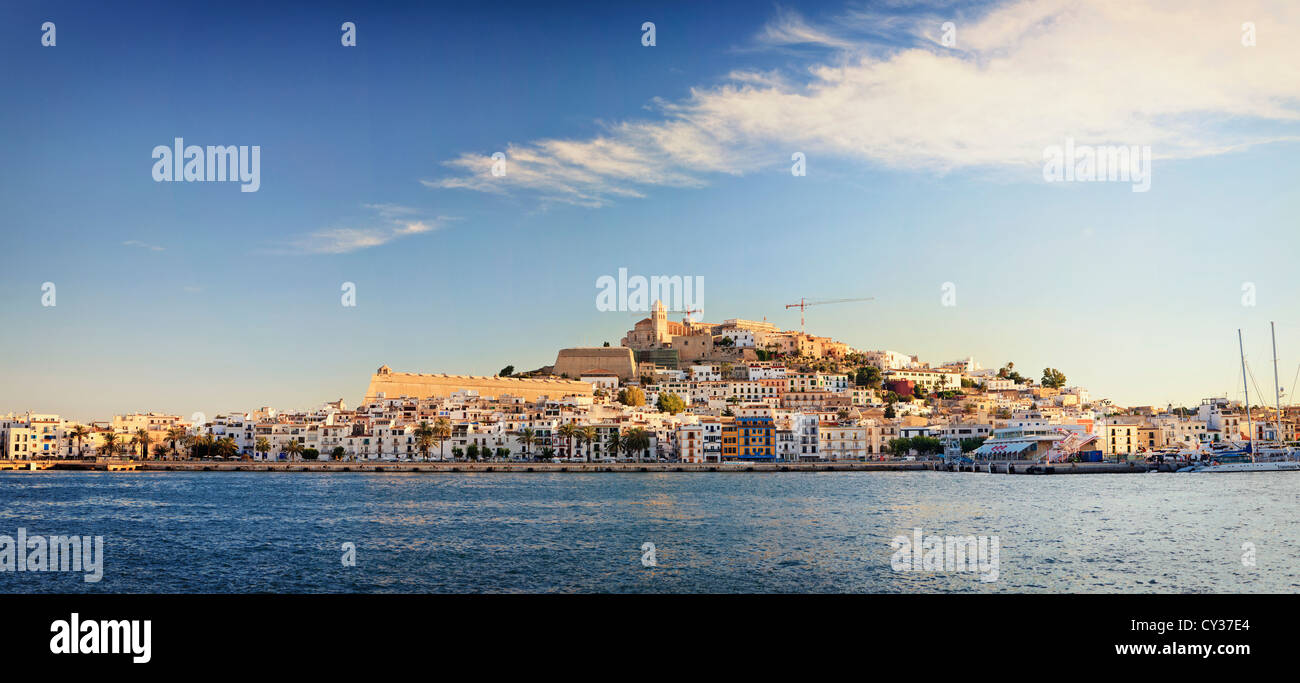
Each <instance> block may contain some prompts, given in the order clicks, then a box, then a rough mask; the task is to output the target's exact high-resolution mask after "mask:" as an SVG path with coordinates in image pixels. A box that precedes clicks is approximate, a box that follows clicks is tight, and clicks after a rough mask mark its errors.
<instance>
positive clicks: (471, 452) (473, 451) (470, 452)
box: [465, 443, 478, 460]
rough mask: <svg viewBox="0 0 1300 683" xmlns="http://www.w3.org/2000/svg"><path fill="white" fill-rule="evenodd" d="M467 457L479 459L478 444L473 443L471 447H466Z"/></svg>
mask: <svg viewBox="0 0 1300 683" xmlns="http://www.w3.org/2000/svg"><path fill="white" fill-rule="evenodd" d="M465 458H466V459H468V460H478V444H476V443H472V444H470V445H469V448H466V449H465Z"/></svg>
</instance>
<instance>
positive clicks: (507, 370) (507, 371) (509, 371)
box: [497, 365, 515, 377]
mask: <svg viewBox="0 0 1300 683" xmlns="http://www.w3.org/2000/svg"><path fill="white" fill-rule="evenodd" d="M513 374H515V366H513V365H507V366H505V367H504V368H501V372H498V373H497V377H509V376H511V375H513Z"/></svg>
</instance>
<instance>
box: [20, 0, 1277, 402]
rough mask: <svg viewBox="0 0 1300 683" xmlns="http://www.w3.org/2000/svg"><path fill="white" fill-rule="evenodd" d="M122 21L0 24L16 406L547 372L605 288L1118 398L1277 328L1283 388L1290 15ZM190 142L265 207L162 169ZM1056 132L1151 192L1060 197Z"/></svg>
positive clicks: (826, 9)
mask: <svg viewBox="0 0 1300 683" xmlns="http://www.w3.org/2000/svg"><path fill="white" fill-rule="evenodd" d="M467 4H468V5H472V6H464V5H467ZM104 5H105V3H92V2H84V3H61V2H40V3H36V2H22V1H20V2H8V3H5V4H4V6H3V7H2V8H0V65H2V66H0V93H2V95H0V96H2V97H3V106H0V152H2V154H0V254H2V255H3V265H0V414H4V413H7V412H10V411H15V412H20V411H27V410H32V411H36V412H44V413H58V414H61V415H64V416H67V417H70V418H73V419H81V420H91V419H107V418H109V417H110V416H111V415H113V414H120V413H126V412H135V411H149V410H153V411H161V412H168V413H174V414H181V415H186V416H189V415H192V414H193V413H194V412H203V413H205V414H206V415H214V414H217V413H221V412H227V411H234V410H248V409H252V408H256V407H259V406H266V405H269V406H275V407H278V408H281V409H292V408H311V407H314V406H317V405H319V404H320V403H322V402H324V401H327V400H334V399H337V398H343V399H344V400H345V401H347V402H348V403H349V404H353V405H355V403H356V402H357V401H358V400H359V399H360V398H361V395H362V394H363V393H364V391H365V387H366V385H367V382H368V379H369V375H370V374H371V373H372V372H374V370H375V369H376V368H377V367H379V366H380V365H383V364H387V365H390V366H391V367H393V368H394V369H395V370H399V371H412V372H434V373H437V372H447V373H458V374H487V375H491V374H495V373H496V372H497V371H498V370H500V369H501V368H502V367H504V366H506V365H513V366H515V367H516V368H517V369H520V370H525V369H533V368H538V367H541V366H543V365H548V364H551V363H553V362H554V360H555V355H556V352H557V350H558V349H560V348H565V347H572V346H591V345H600V344H601V343H603V342H606V341H608V342H610V343H611V344H612V345H617V344H618V343H619V340H620V339H621V338H622V337H623V335H624V334H625V333H626V331H627V329H629V328H630V327H631V326H632V324H633V323H634V322H635V321H636V320H638V319H640V318H642V317H644V315H645V314H644V313H643V312H640V311H601V310H598V309H597V307H596V295H597V294H598V292H599V290H598V289H597V288H596V284H595V283H596V281H597V280H598V279H599V278H600V277H602V276H606V275H617V273H618V272H619V269H620V268H626V269H627V271H628V273H629V274H632V275H644V276H650V275H680V276H683V277H701V278H703V281H704V283H705V288H704V295H703V313H702V317H703V318H704V319H705V320H709V321H715V322H720V321H722V320H724V319H728V318H746V319H754V320H762V319H766V320H768V321H771V322H774V323H777V324H778V325H781V326H783V327H786V328H797V327H798V325H799V312H798V311H797V310H787V309H786V308H785V305H786V304H788V303H791V302H795V301H798V300H799V299H800V298H801V297H807V298H809V299H834V298H853V297H874V299H873V300H872V301H868V302H859V303H845V304H836V305H826V306H821V307H815V308H811V309H809V310H808V311H807V328H808V331H809V332H813V333H816V334H821V335H827V336H831V337H834V338H835V339H838V340H841V341H844V342H847V343H849V344H851V345H853V346H854V347H856V348H860V349H889V350H894V351H900V352H905V353H909V354H915V355H918V356H920V358H921V359H922V360H928V361H932V362H943V361H950V360H955V359H959V358H965V357H967V356H973V357H974V358H975V359H976V360H977V361H978V362H980V363H981V364H983V365H984V366H985V367H1000V366H1002V365H1003V364H1005V363H1006V362H1008V361H1013V362H1015V364H1016V368H1017V369H1018V370H1020V371H1022V372H1024V373H1025V374H1027V375H1031V376H1034V377H1037V376H1039V375H1040V374H1041V369H1042V368H1044V367H1048V366H1050V367H1054V368H1058V369H1060V370H1061V371H1062V372H1064V373H1065V374H1066V376H1067V378H1068V379H1069V383H1070V384H1072V385H1073V384H1078V385H1082V386H1085V387H1087V388H1088V389H1089V390H1090V391H1091V392H1092V394H1093V395H1094V396H1099V397H1100V396H1105V397H1110V398H1112V399H1113V400H1114V401H1116V402H1117V403H1120V404H1124V405H1165V404H1167V403H1174V404H1176V405H1177V404H1195V403H1197V402H1199V400H1200V399H1201V398H1202V397H1208V396H1221V395H1228V396H1231V397H1240V393H1241V374H1240V366H1239V360H1238V351H1237V329H1238V328H1241V329H1242V330H1243V331H1244V335H1245V339H1246V355H1247V362H1248V363H1250V364H1251V368H1252V373H1253V374H1254V378H1255V381H1256V383H1257V384H1258V386H1259V387H1260V388H1262V389H1263V390H1264V391H1265V392H1266V393H1267V394H1268V396H1269V397H1270V398H1271V396H1272V387H1271V381H1272V351H1271V348H1270V346H1269V336H1268V335H1269V322H1270V321H1276V323H1277V326H1278V342H1279V345H1280V348H1279V351H1278V355H1279V366H1280V371H1279V374H1280V375H1281V384H1282V385H1283V386H1284V387H1290V386H1291V385H1292V384H1293V381H1294V379H1293V378H1294V377H1295V375H1296V373H1297V370H1300V316H1297V312H1298V311H1297V305H1296V303H1295V301H1296V299H1295V293H1296V292H1297V285H1300V269H1298V268H1297V265H1298V264H1297V259H1296V257H1297V253H1298V250H1297V247H1298V246H1300V244H1298V240H1300V238H1298V237H1297V225H1296V216H1297V215H1300V200H1298V196H1300V193H1298V192H1297V187H1300V184H1298V181H1300V160H1298V159H1297V153H1298V152H1300V42H1297V41H1295V40H1294V39H1293V37H1294V36H1295V35H1297V31H1300V4H1297V3H1295V2H1292V1H1290V0H1276V1H1271V0H1243V1H1240V2H1233V3H1221V2H1214V1H1210V0H1114V1H1112V0H1041V1H1036V2H1000V3H998V2H989V3H985V2H930V3H913V2H902V1H892V2H867V3H838V2H818V3H801V2H782V3H779V4H777V3H771V4H769V3H763V2H710V3H698V2H659V3H638V2H627V3H602V2H590V3H573V4H567V5H566V4H562V3H546V6H541V4H539V3H519V4H512V3H490V2H489V3H457V4H454V5H452V4H448V6H446V7H439V6H435V5H428V4H425V3H411V4H404V3H332V2H317V3H302V4H301V6H297V7H275V6H271V4H269V3H238V2H230V3H221V4H220V5H219V6H207V7H186V6H176V5H175V4H171V3H146V2H141V3H114V4H112V6H104ZM45 22H52V23H53V24H54V27H55V28H54V36H53V38H54V45H51V46H46V45H43V41H46V40H47V36H48V31H47V30H46V29H44V28H43V24H45ZM344 22H351V23H352V24H353V25H354V26H355V34H354V35H355V45H351V46H345V45H343V44H342V43H343V36H344V30H343V28H342V26H343V24H344ZM646 22H652V23H653V24H654V41H653V43H654V44H653V45H646V44H645V43H646V42H649V41H648V38H649V36H648V33H647V31H646V30H645V29H644V28H643V26H645V24H646ZM946 22H951V25H950V26H945V23H946ZM1247 22H1249V24H1250V25H1251V26H1253V28H1250V27H1248V26H1244V25H1245V24H1247ZM1246 43H1253V44H1246ZM177 137H181V138H183V139H184V141H185V144H186V145H199V146H208V145H222V146H225V145H234V146H238V145H247V146H250V147H251V146H258V148H259V149H260V157H259V161H260V163H259V167H258V168H259V176H260V178H259V179H260V186H259V187H258V188H257V191H255V192H241V191H240V184H239V183H236V182H165V181H163V182H159V181H156V180H155V177H154V176H155V172H154V166H155V158H154V156H153V154H154V149H155V147H157V146H160V145H161V146H168V147H170V146H171V145H172V144H173V140H174V139H175V138H177ZM1067 144H1069V145H1088V146H1098V145H1108V146H1124V147H1126V148H1136V149H1138V150H1139V151H1140V150H1143V149H1149V151H1150V158H1151V162H1150V176H1149V178H1150V185H1149V189H1147V191H1144V192H1135V191H1134V189H1135V185H1136V183H1134V182H1122V181H1108V182H1082V181H1074V182H1049V181H1048V178H1047V175H1046V174H1045V168H1046V166H1047V163H1048V162H1047V161H1045V160H1046V159H1049V158H1050V155H1051V154H1053V152H1052V150H1053V149H1063V148H1064V147H1065V146H1066V145H1067ZM496 153H500V154H501V155H503V157H502V158H503V159H504V162H505V165H504V169H503V170H504V174H503V175H498V174H494V173H493V163H494V162H493V155H494V154H496ZM795 154H801V155H803V157H802V158H803V160H804V161H803V170H804V173H803V174H802V175H799V174H796V173H795V170H796V169H795V166H796V162H795V161H794V160H793V159H794V155H795ZM1138 157H1139V158H1140V154H1139V155H1138ZM46 283H50V284H52V285H53V295H54V298H53V299H52V300H51V299H50V297H49V293H50V292H49V291H48V288H47V286H46ZM345 283H351V284H352V285H353V286H354V287H355V290H354V292H355V304H356V305H355V306H345V305H343V303H344V301H343V296H344V291H343V290H344V287H345ZM945 294H947V295H948V296H947V298H945ZM50 303H53V305H47V304H50ZM946 304H952V305H946ZM1026 370H1027V371H1026ZM1251 391H1252V394H1254V392H1255V387H1254V386H1252V388H1251ZM1252 398H1253V396H1252ZM1284 401H1285V399H1284Z"/></svg>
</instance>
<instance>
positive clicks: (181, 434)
mask: <svg viewBox="0 0 1300 683" xmlns="http://www.w3.org/2000/svg"><path fill="white" fill-rule="evenodd" d="M166 438H167V443H169V444H171V447H172V451H174V452H179V451H177V449H176V444H177V442H179V441H183V440H184V439H185V428H184V427H182V426H180V425H172V426H170V427H168V428H167V437H166Z"/></svg>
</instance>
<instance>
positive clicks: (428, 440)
mask: <svg viewBox="0 0 1300 683" xmlns="http://www.w3.org/2000/svg"><path fill="white" fill-rule="evenodd" d="M414 436H415V447H416V449H418V450H419V451H420V455H421V456H422V457H423V458H424V459H425V460H428V459H429V450H430V449H431V448H433V427H431V426H430V425H429V423H428V422H421V423H420V424H419V426H417V427H416V428H415V432H414Z"/></svg>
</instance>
